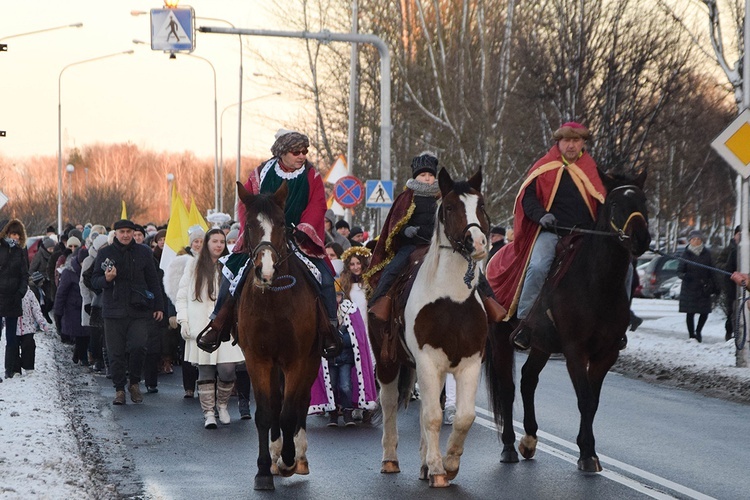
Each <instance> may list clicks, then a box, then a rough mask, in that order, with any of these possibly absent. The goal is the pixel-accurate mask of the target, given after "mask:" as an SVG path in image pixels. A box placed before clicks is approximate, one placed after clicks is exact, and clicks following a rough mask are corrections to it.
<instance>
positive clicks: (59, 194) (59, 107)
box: [57, 50, 134, 234]
mask: <svg viewBox="0 0 750 500" xmlns="http://www.w3.org/2000/svg"><path fill="white" fill-rule="evenodd" d="M133 52H134V51H133V50H125V51H123V52H115V53H114V54H107V55H104V56H99V57H93V58H91V59H84V60H83V61H77V62H74V63H70V64H68V65H67V66H64V67H63V69H61V70H60V75H59V76H58V77H57V233H58V234H62V104H61V103H62V100H61V99H60V97H61V95H62V76H63V73H65V70H66V69H68V68H70V67H72V66H77V65H79V64H85V63H89V62H94V61H100V60H102V59H107V58H109V57H115V56H120V55H124V54H132V53H133Z"/></svg>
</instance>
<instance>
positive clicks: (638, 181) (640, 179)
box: [633, 167, 648, 189]
mask: <svg viewBox="0 0 750 500" xmlns="http://www.w3.org/2000/svg"><path fill="white" fill-rule="evenodd" d="M647 174H648V168H646V167H644V168H643V170H641V173H640V174H638V175H637V176H636V178H635V179H633V184H635V185H636V186H638V187H639V188H641V189H643V186H645V185H646V176H647Z"/></svg>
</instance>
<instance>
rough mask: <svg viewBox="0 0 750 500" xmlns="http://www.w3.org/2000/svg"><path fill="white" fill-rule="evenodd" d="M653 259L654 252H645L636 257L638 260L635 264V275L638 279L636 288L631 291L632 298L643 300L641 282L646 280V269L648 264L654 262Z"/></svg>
mask: <svg viewBox="0 0 750 500" xmlns="http://www.w3.org/2000/svg"><path fill="white" fill-rule="evenodd" d="M655 257H656V254H655V253H654V252H646V253H644V254H643V255H641V256H640V257H638V260H637V261H636V264H635V272H636V273H637V277H638V286H637V287H636V288H635V290H634V291H633V296H634V297H639V298H643V281H644V280H645V278H646V267H648V263H649V262H651V261H652V260H654V258H655Z"/></svg>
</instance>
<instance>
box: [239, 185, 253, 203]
mask: <svg viewBox="0 0 750 500" xmlns="http://www.w3.org/2000/svg"><path fill="white" fill-rule="evenodd" d="M237 195H238V196H239V198H240V200H242V202H243V203H247V201H248V198H250V197H251V196H252V195H251V194H250V193H249V192H248V191H247V189H245V186H243V185H242V183H241V182H239V181H237Z"/></svg>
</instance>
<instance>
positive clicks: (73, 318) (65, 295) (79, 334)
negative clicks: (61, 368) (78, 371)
mask: <svg viewBox="0 0 750 500" xmlns="http://www.w3.org/2000/svg"><path fill="white" fill-rule="evenodd" d="M87 255H88V252H87V251H86V249H85V248H79V249H77V250H76V251H75V252H74V253H72V254H71V255H70V257H68V259H67V260H66V261H65V266H64V267H63V271H62V273H60V284H59V285H58V287H57V293H56V295H55V321H56V322H57V323H58V325H60V327H61V329H62V333H63V334H64V335H65V336H67V337H69V338H71V339H73V342H74V347H73V363H75V364H78V363H79V362H80V363H81V366H89V355H88V349H89V332H88V330H86V329H85V328H84V327H83V324H82V321H81V308H82V306H83V299H82V297H81V287H80V285H79V281H80V279H81V263H82V262H83V259H85V258H86V256H87Z"/></svg>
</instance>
